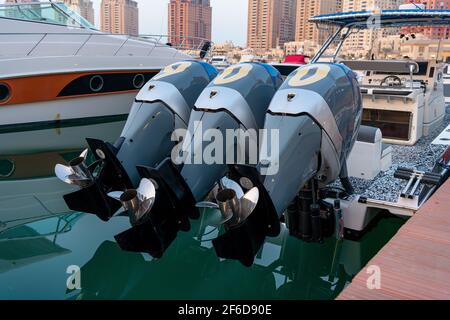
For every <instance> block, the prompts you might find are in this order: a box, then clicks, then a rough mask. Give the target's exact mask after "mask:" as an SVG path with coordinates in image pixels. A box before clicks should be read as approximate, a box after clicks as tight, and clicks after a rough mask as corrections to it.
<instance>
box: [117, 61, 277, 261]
mask: <svg viewBox="0 0 450 320" xmlns="http://www.w3.org/2000/svg"><path fill="white" fill-rule="evenodd" d="M281 83H282V79H281V75H280V74H279V72H278V71H277V70H276V69H275V68H273V67H271V66H270V65H267V64H260V63H243V64H238V65H235V66H232V67H229V68H227V69H225V70H224V71H223V73H221V74H220V75H219V76H217V77H216V79H214V81H212V82H211V83H210V85H209V86H208V87H207V88H206V89H205V90H204V91H203V92H202V94H201V95H200V97H199V98H198V100H197V102H196V103H195V107H194V108H193V110H192V113H191V116H190V120H189V126H188V130H187V134H185V135H184V139H183V141H182V142H181V143H180V144H179V145H178V148H175V149H174V150H175V151H174V152H173V153H172V159H166V161H164V162H162V163H161V164H160V165H159V166H158V167H157V168H149V167H140V168H139V170H140V172H141V174H142V176H143V177H144V179H148V180H150V181H152V183H153V184H154V190H156V193H155V194H156V199H155V201H154V207H153V209H151V212H152V214H151V217H152V218H151V220H152V221H148V223H146V224H143V225H140V226H138V227H137V226H135V227H134V228H132V229H130V230H128V231H125V232H124V233H122V234H120V235H118V236H116V240H117V242H118V243H119V245H120V246H121V247H122V249H124V250H128V251H138V252H142V251H144V252H149V253H150V254H152V255H154V256H155V252H156V253H157V256H161V254H162V252H164V250H165V249H166V248H167V246H168V245H169V244H170V243H171V242H172V241H173V239H174V238H175V236H176V233H177V232H178V230H186V229H188V228H189V218H192V219H196V218H198V217H199V211H198V208H197V207H196V205H197V203H198V202H200V201H202V200H204V199H205V197H206V196H207V195H208V194H209V193H210V192H211V191H212V189H213V188H214V186H215V185H217V183H218V181H219V180H221V179H222V178H223V177H224V176H225V175H226V173H227V171H228V165H227V163H228V164H229V163H249V164H251V161H245V159H249V158H251V156H250V155H249V153H251V151H250V149H251V147H249V148H247V147H246V142H248V141H249V140H251V141H250V142H249V144H250V145H252V146H255V147H256V149H254V151H253V153H255V156H254V163H253V165H256V164H257V158H258V149H257V145H258V138H257V134H256V137H255V136H253V138H252V137H248V138H249V139H248V140H245V139H244V140H242V139H239V137H237V139H235V138H236V136H234V137H232V139H231V141H225V137H227V134H228V136H229V132H230V130H231V131H232V132H236V130H239V129H240V131H238V132H240V133H241V134H242V135H245V133H247V132H248V131H249V130H254V132H256V133H257V130H259V129H261V128H262V127H263V125H264V117H265V114H266V111H267V108H268V106H269V104H270V101H271V99H272V97H273V95H274V94H275V92H276V91H277V89H278V88H279V86H280V85H281ZM211 130H213V131H214V132H215V136H216V137H219V139H220V137H222V138H224V139H223V141H222V142H224V143H222V144H219V146H218V148H216V149H215V152H212V153H215V157H214V161H209V160H208V159H205V157H204V155H205V153H208V152H207V151H208V150H209V148H210V147H211V146H210V142H211V139H210V137H209V138H207V136H208V132H209V131H211ZM204 140H208V141H209V142H207V143H204V142H203V141H204ZM236 140H237V141H236ZM215 142H217V141H215ZM219 154H220V155H219ZM230 154H232V155H233V156H232V157H230ZM198 157H200V158H198ZM236 159H244V161H242V162H236ZM226 181H228V180H225V182H224V183H226ZM234 196H236V195H234ZM239 196H241V197H244V194H240V195H239ZM247 197H254V194H253V193H251V194H249V195H247ZM235 200H237V199H235ZM199 205H200V206H201V205H202V204H199ZM207 205H209V204H207ZM213 205H216V204H213ZM169 217H171V218H169ZM230 218H231V217H230ZM169 226H170V227H169Z"/></svg>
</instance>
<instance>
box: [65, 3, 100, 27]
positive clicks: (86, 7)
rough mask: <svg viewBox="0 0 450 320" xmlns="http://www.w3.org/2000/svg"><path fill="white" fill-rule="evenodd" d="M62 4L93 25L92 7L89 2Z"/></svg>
mask: <svg viewBox="0 0 450 320" xmlns="http://www.w3.org/2000/svg"><path fill="white" fill-rule="evenodd" d="M64 3H66V4H67V6H68V7H69V8H70V9H72V10H73V11H75V12H77V13H78V14H80V15H81V16H82V17H83V18H85V19H86V20H87V21H89V22H90V23H91V24H95V18H94V17H95V14H94V5H93V3H92V1H90V0H64Z"/></svg>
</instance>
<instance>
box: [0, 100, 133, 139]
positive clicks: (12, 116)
mask: <svg viewBox="0 0 450 320" xmlns="http://www.w3.org/2000/svg"><path fill="white" fill-rule="evenodd" d="M135 96H136V93H135V92H132V93H114V94H105V95H96V96H87V97H74V98H66V99H57V100H53V101H42V102H34V103H25V104H12V105H6V106H1V107H0V132H5V131H8V130H7V129H8V128H9V127H10V126H12V125H14V126H15V127H14V128H13V127H11V129H15V130H18V128H19V126H24V125H27V124H28V125H33V126H34V128H36V125H37V126H39V124H44V123H45V124H51V123H54V124H58V123H61V122H64V121H66V120H74V119H88V118H95V117H107V116H116V115H126V114H128V113H129V111H130V109H131V105H132V104H133V101H134V98H135ZM7 126H8V127H7Z"/></svg>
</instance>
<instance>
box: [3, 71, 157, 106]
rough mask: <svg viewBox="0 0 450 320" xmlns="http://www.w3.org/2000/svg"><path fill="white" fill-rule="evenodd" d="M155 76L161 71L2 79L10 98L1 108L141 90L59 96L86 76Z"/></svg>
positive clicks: (88, 73) (65, 74) (85, 73)
mask: <svg viewBox="0 0 450 320" xmlns="http://www.w3.org/2000/svg"><path fill="white" fill-rule="evenodd" d="M151 72H154V73H155V74H156V73H158V72H159V70H139V71H137V70H128V71H119V72H114V71H110V72H77V73H63V74H51V75H42V76H29V77H24V78H11V79H1V80H0V84H6V85H7V86H8V87H9V90H10V95H9V98H8V99H6V100H5V101H3V102H0V106H6V105H13V104H23V103H33V102H42V101H52V100H57V99H68V98H70V99H72V98H79V97H92V96H99V95H107V94H124V93H133V92H138V91H139V89H133V90H120V91H112V92H89V93H86V94H78V95H70V96H58V95H59V94H60V93H61V92H62V90H63V89H64V88H66V86H68V85H69V84H70V83H71V82H72V81H74V80H77V79H79V78H81V77H84V76H95V75H106V74H113V75H114V74H126V73H136V74H139V73H151Z"/></svg>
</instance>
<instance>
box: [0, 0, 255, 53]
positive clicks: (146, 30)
mask: <svg viewBox="0 0 450 320" xmlns="http://www.w3.org/2000/svg"><path fill="white" fill-rule="evenodd" d="M93 1H94V6H95V9H96V19H98V16H99V13H98V10H99V7H100V2H101V0H93ZM3 2H4V0H0V3H3ZM137 2H138V3H139V32H140V33H141V34H167V4H168V3H169V0H137ZM211 6H212V8H213V26H212V40H213V42H215V43H222V42H225V41H228V40H231V41H233V42H234V44H237V45H242V46H243V45H245V43H246V41H247V11H248V9H247V0H211Z"/></svg>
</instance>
